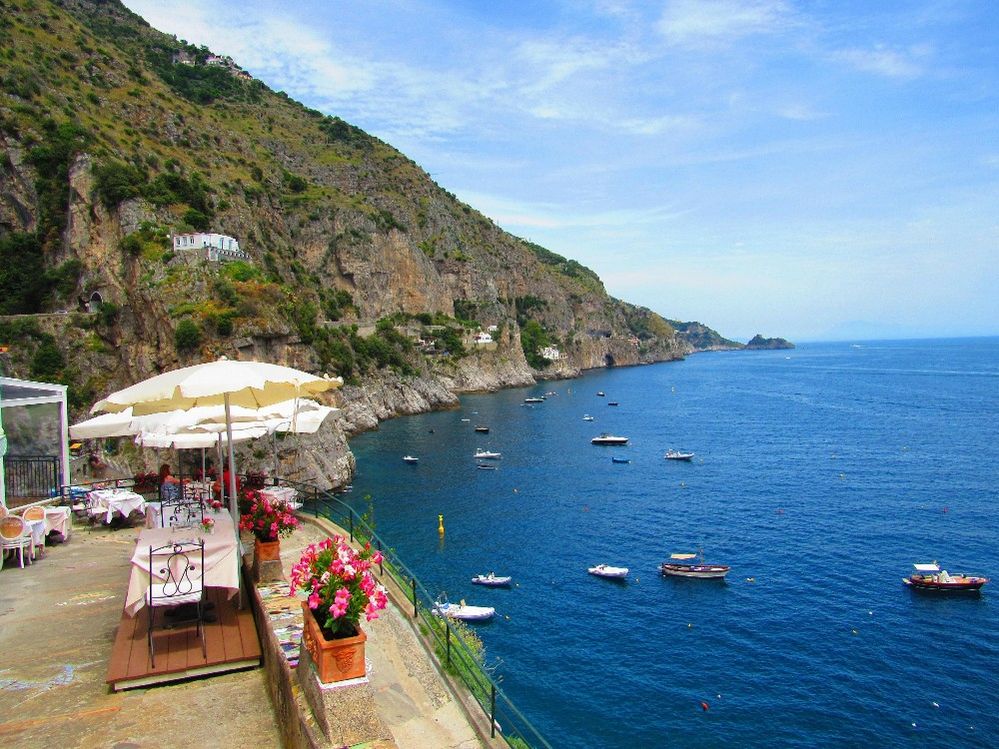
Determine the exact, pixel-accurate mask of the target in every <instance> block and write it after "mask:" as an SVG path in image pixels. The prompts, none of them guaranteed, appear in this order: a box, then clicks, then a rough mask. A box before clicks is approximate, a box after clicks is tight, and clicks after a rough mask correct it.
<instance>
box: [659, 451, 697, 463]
mask: <svg viewBox="0 0 999 749" xmlns="http://www.w3.org/2000/svg"><path fill="white" fill-rule="evenodd" d="M663 457H664V458H666V460H685V461H687V462H688V463H689V462H690V461H692V460H693V459H694V453H684V452H680V451H679V450H667V451H666V454H665V455H663Z"/></svg>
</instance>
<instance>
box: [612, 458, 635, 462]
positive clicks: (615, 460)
mask: <svg viewBox="0 0 999 749" xmlns="http://www.w3.org/2000/svg"><path fill="white" fill-rule="evenodd" d="M630 462H631V458H611V463H630Z"/></svg>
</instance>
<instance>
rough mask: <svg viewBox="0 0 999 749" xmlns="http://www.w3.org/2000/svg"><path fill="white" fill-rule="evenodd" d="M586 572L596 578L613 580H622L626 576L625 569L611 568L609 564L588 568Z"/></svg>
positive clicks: (626, 569) (626, 570)
mask: <svg viewBox="0 0 999 749" xmlns="http://www.w3.org/2000/svg"><path fill="white" fill-rule="evenodd" d="M587 572H589V573H590V574H591V575H596V576H597V577H609V578H612V579H615V580H622V579H624V578H625V577H627V576H628V568H627V567H612V566H611V565H609V564H598V565H597V566H596V567H590V568H589V569H588V570H587Z"/></svg>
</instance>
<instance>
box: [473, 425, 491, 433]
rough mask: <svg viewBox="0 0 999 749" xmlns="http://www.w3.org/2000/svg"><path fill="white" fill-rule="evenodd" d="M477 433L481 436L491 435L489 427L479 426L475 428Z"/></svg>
mask: <svg viewBox="0 0 999 749" xmlns="http://www.w3.org/2000/svg"><path fill="white" fill-rule="evenodd" d="M475 431H476V432H478V433H479V434H489V427H484V426H478V427H475Z"/></svg>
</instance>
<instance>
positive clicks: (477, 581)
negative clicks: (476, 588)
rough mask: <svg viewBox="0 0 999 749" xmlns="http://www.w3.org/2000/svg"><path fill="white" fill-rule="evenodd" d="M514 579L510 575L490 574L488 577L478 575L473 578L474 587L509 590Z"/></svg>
mask: <svg viewBox="0 0 999 749" xmlns="http://www.w3.org/2000/svg"><path fill="white" fill-rule="evenodd" d="M512 581H513V578H512V577H511V576H510V575H497V574H495V573H493V572H490V573H488V574H486V575H476V576H475V577H473V578H472V583H473V584H474V585H485V586H486V587H489V588H508V587H510V583H511V582H512Z"/></svg>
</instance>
